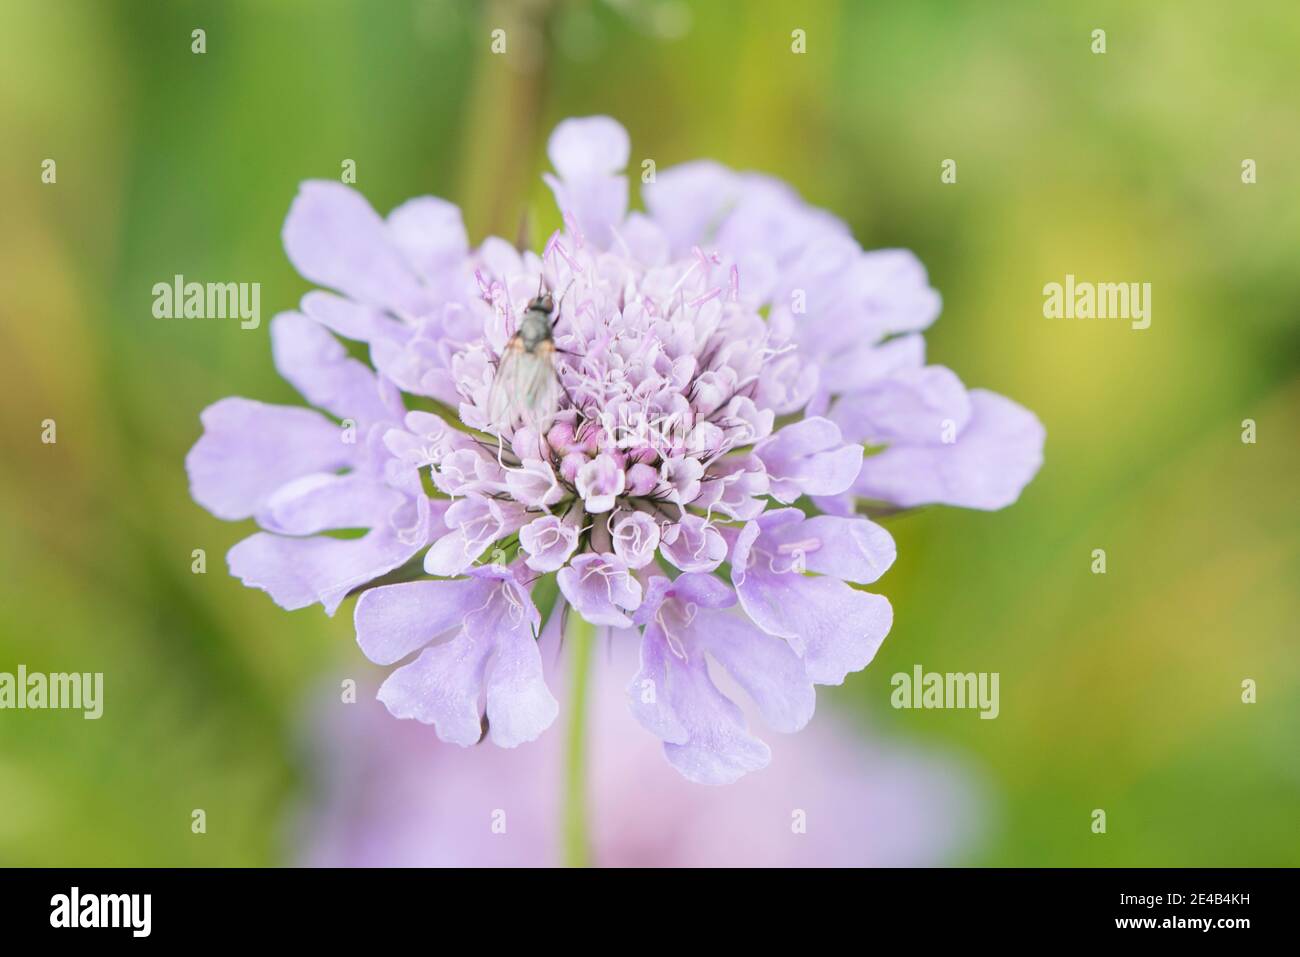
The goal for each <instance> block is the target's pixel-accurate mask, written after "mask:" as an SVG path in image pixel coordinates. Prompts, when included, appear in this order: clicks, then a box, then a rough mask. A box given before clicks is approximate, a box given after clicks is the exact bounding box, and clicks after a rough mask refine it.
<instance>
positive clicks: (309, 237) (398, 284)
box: [282, 180, 426, 314]
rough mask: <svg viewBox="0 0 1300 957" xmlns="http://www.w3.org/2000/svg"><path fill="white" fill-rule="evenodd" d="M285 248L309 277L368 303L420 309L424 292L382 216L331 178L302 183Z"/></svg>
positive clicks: (286, 232) (287, 223)
mask: <svg viewBox="0 0 1300 957" xmlns="http://www.w3.org/2000/svg"><path fill="white" fill-rule="evenodd" d="M282 238H283V240H284V250H285V252H286V253H287V254H288V256H289V261H290V262H292V263H293V265H294V268H295V269H297V270H298V272H299V273H300V274H301V275H302V276H303V277H304V278H306V279H310V280H311V281H312V282H317V283H320V284H321V285H322V286H328V287H329V288H331V289H336V290H338V291H339V292H341V293H344V294H346V295H347V296H349V297H350V298H352V299H355V300H357V301H358V302H361V303H365V304H367V305H374V306H385V307H391V308H395V309H399V310H404V311H406V312H409V313H411V314H418V313H419V312H421V311H422V310H423V308H424V307H425V305H426V297H425V295H424V294H423V292H422V291H421V289H420V287H419V284H418V282H417V281H416V279H415V277H414V276H413V275H412V273H411V271H410V269H409V268H408V267H407V265H406V262H405V260H404V258H403V256H402V253H401V252H400V251H399V250H398V248H397V246H396V244H395V243H394V242H393V241H392V239H391V237H390V235H389V233H388V230H387V228H386V226H385V225H384V221H383V220H382V219H380V218H379V215H378V214H377V213H376V212H375V211H374V210H373V209H371V207H370V204H369V203H367V202H366V201H365V199H364V198H362V196H361V194H360V193H358V192H357V191H356V190H354V189H351V188H350V187H347V186H344V185H343V184H342V183H336V182H333V181H331V180H309V181H307V182H305V183H303V184H302V186H301V187H300V188H299V190H298V195H297V196H296V197H295V198H294V201H293V204H292V205H291V206H290V207H289V215H288V216H287V217H286V218H285V221H284V231H283V236H282Z"/></svg>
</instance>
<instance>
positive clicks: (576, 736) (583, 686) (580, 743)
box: [563, 615, 596, 867]
mask: <svg viewBox="0 0 1300 957" xmlns="http://www.w3.org/2000/svg"><path fill="white" fill-rule="evenodd" d="M570 628H571V630H572V634H571V635H570V637H569V652H570V654H572V656H573V665H572V667H573V672H572V674H571V678H572V680H571V681H570V683H569V705H570V707H571V708H572V711H571V713H570V717H569V743H568V751H569V753H568V759H567V761H566V762H565V770H564V801H563V807H564V863H565V866H567V867H586V866H587V865H588V864H590V863H591V842H590V839H589V837H588V834H587V691H588V687H589V679H590V672H591V649H592V647H593V646H594V645H595V642H596V629H595V626H594V625H591V624H588V623H587V622H586V621H584V620H583V618H582V616H581V615H574V616H573V617H572V619H570Z"/></svg>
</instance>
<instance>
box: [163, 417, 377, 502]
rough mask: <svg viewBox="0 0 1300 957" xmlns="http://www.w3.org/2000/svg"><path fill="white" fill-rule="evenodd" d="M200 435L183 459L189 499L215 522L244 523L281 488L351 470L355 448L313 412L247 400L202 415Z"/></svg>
mask: <svg viewBox="0 0 1300 957" xmlns="http://www.w3.org/2000/svg"><path fill="white" fill-rule="evenodd" d="M200 419H201V420H202V422H203V435H202V436H201V437H200V438H199V440H198V442H196V443H195V444H194V448H192V449H190V452H189V454H188V455H187V456H186V457H185V470H186V471H187V472H188V473H189V477H190V494H191V495H192V496H193V498H194V500H195V501H196V502H198V503H199V504H200V505H202V506H203V507H204V508H206V509H207V510H208V511H209V512H211V513H212V514H213V515H215V516H217V518H224V519H226V520H228V521H234V520H236V519H241V518H248V517H249V516H251V515H253V514H254V513H255V512H256V511H257V510H258V509H259V508H261V507H262V506H263V505H264V504H265V503H266V501H267V500H268V499H269V498H270V497H271V494H272V493H273V492H275V490H276V489H278V488H280V487H281V486H282V485H284V484H285V483H286V482H289V481H291V480H293V479H296V478H300V477H301V476H304V475H308V474H311V473H313V472H331V471H334V470H336V469H340V468H344V467H346V466H348V465H351V464H353V461H354V460H355V458H356V456H357V447H356V446H353V445H348V444H346V443H345V442H344V441H343V432H342V430H341V429H340V428H339V427H338V426H337V425H335V424H334V423H332V422H330V421H329V420H328V419H326V418H325V417H324V416H323V415H321V414H320V413H318V412H313V411H311V410H310V409H300V408H295V407H293V406H285V405H267V404H266V403H264V402H255V401H253V400H252V399H241V398H235V397H232V398H229V399H222V400H221V401H220V402H217V403H215V404H213V405H210V406H208V407H207V408H206V409H204V410H203V414H202V415H201V416H200Z"/></svg>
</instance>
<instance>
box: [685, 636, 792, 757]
mask: <svg viewBox="0 0 1300 957" xmlns="http://www.w3.org/2000/svg"><path fill="white" fill-rule="evenodd" d="M691 633H692V635H693V636H694V638H695V643H696V647H699V648H703V649H704V650H705V651H707V652H708V653H709V654H711V655H712V656H713V657H714V658H716V659H717V660H718V663H719V664H721V665H722V667H724V668H726V669H727V672H728V673H729V674H730V675H731V677H732V678H734V679H735V680H736V683H737V684H739V685H740V687H741V688H743V689H744V691H745V693H746V694H747V695H749V697H750V698H752V699H753V701H754V703H755V704H756V705H758V707H759V710H760V712H761V713H762V715H763V720H764V721H766V722H767V723H768V724H769V725H771V726H772V728H773V729H775V730H777V731H783V732H787V733H790V732H794V731H798V730H799V729H800V728H802V727H803V726H804V725H806V724H807V723H808V721H809V720H810V719H811V718H812V716H813V709H814V707H815V706H816V703H817V694H816V692H815V691H814V689H813V683H812V681H811V680H810V679H809V677H808V672H807V669H806V667H805V665H804V662H803V660H802V659H800V657H799V655H797V654H796V653H795V651H794V649H793V648H791V647H790V645H789V644H788V643H786V642H785V641H784V640H782V639H781V638H777V637H774V636H773V635H769V634H765V633H764V632H762V631H760V630H759V629H758V628H756V627H754V626H753V625H752V624H750V622H749V621H748V620H746V619H745V618H744V617H743V616H740V615H736V614H730V613H720V612H710V613H704V614H701V615H700V616H698V617H697V618H696V620H695V623H694V625H693V627H692V629H691Z"/></svg>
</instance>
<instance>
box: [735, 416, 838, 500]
mask: <svg viewBox="0 0 1300 957" xmlns="http://www.w3.org/2000/svg"><path fill="white" fill-rule="evenodd" d="M754 455H755V456H757V457H758V458H759V459H760V460H761V461H762V463H763V465H764V467H765V468H766V469H767V474H768V478H769V480H770V481H771V487H770V491H771V494H772V497H773V498H775V499H776V500H777V501H779V502H793V501H794V500H795V499H797V498H799V496H801V495H837V494H839V493H840V492H843V491H845V490H847V489H848V488H849V487H851V486H852V484H853V480H854V479H855V478H857V475H858V469H859V468H860V467H861V465H862V446H860V445H846V444H845V443H844V441H843V438H842V436H841V435H840V429H839V426H837V425H836V424H835V423H834V422H832V421H830V420H829V419H823V418H810V419H801V420H800V421H798V422H792V423H791V424H790V425H787V426H786V427H785V428H783V429H781V430H780V431H778V432H776V433H775V434H774V435H772V437H771V438H768V439H764V440H763V441H762V442H760V443H759V444H758V445H757V446H755V447H754Z"/></svg>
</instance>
